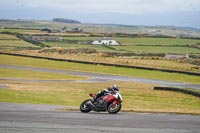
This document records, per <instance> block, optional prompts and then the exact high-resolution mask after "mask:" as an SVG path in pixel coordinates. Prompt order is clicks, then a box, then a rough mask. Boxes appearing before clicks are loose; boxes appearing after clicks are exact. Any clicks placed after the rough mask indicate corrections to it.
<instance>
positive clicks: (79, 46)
mask: <svg viewBox="0 0 200 133" xmlns="http://www.w3.org/2000/svg"><path fill="white" fill-rule="evenodd" d="M45 44H46V45H48V46H52V47H64V48H67V49H83V48H86V49H95V50H97V51H99V52H116V51H115V50H112V49H109V48H108V47H105V46H103V45H92V44H71V43H66V42H45Z"/></svg>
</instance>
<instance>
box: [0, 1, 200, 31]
mask: <svg viewBox="0 0 200 133" xmlns="http://www.w3.org/2000/svg"><path fill="white" fill-rule="evenodd" d="M55 17H63V18H68V19H77V20H80V21H82V22H85V23H115V24H130V25H174V26H189V27H197V28H200V0H1V1H0V18H9V19H52V18H55Z"/></svg>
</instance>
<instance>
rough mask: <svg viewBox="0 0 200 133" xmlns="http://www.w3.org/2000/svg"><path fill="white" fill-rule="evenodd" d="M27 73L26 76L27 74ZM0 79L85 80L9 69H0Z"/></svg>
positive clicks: (69, 76)
mask: <svg viewBox="0 0 200 133" xmlns="http://www.w3.org/2000/svg"><path fill="white" fill-rule="evenodd" d="M27 73H28V74H27ZM0 77H3V78H20V79H50V80H81V79H87V78H86V77H80V76H74V75H67V74H55V73H48V72H35V71H34V72H33V71H30V70H18V69H10V68H0Z"/></svg>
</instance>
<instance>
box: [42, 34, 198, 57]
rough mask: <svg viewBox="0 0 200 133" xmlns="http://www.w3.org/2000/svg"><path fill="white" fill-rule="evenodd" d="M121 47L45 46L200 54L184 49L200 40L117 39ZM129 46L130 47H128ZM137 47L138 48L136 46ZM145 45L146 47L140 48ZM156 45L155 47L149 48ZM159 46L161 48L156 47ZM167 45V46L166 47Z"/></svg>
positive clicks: (72, 38)
mask: <svg viewBox="0 0 200 133" xmlns="http://www.w3.org/2000/svg"><path fill="white" fill-rule="evenodd" d="M65 39H67V40H78V41H84V40H91V41H92V40H94V39H95V37H65ZM115 39H116V40H117V41H119V42H120V43H121V44H122V45H121V46H110V47H111V48H112V49H110V48H108V47H105V46H102V45H90V44H88V45H86V44H72V43H66V42H46V43H45V44H47V45H49V46H53V47H55V46H56V47H65V48H73V49H77V48H91V49H96V50H97V51H99V52H134V53H179V54H182V53H200V50H199V49H197V48H192V47H189V46H187V47H182V46H183V45H196V43H200V40H195V39H176V38H128V37H125V38H122V37H116V38H115ZM124 45H126V46H124ZM127 45H128V46H127ZM134 45H137V46H134ZM138 45H145V46H138ZM148 45H155V46H148ZM156 45H159V46H156ZM160 45H161V46H160ZM166 45H167V46H166Z"/></svg>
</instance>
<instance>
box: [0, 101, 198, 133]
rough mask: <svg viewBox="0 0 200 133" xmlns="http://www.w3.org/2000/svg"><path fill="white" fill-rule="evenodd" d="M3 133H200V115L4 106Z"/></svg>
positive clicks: (1, 111) (0, 125)
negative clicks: (85, 112)
mask: <svg viewBox="0 0 200 133" xmlns="http://www.w3.org/2000/svg"><path fill="white" fill-rule="evenodd" d="M0 107H1V108H0V132H1V133H43V132H45V133H66V132H67V133H68V132H69V133H104V132H106V133H134V132H135V133H138V132H142V133H200V126H199V125H200V116H192V115H175V114H152V113H125V112H120V113H118V114H115V115H111V114H108V113H96V112H91V113H88V114H84V113H81V112H79V111H56V109H59V108H63V107H64V106H54V105H37V104H15V103H0Z"/></svg>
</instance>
